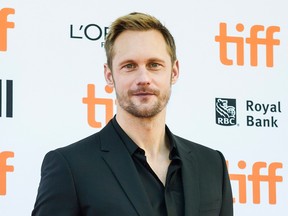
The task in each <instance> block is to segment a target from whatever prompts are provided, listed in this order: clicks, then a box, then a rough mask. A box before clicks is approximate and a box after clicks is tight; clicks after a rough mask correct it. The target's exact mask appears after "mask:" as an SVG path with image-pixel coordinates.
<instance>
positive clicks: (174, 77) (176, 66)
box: [171, 60, 179, 84]
mask: <svg viewBox="0 0 288 216" xmlns="http://www.w3.org/2000/svg"><path fill="white" fill-rule="evenodd" d="M178 78H179V62H178V60H176V61H175V62H174V64H173V65H172V74H171V83H172V84H175V83H176V82H177V80H178Z"/></svg>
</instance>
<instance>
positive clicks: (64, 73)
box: [0, 0, 288, 216]
mask: <svg viewBox="0 0 288 216" xmlns="http://www.w3.org/2000/svg"><path fill="white" fill-rule="evenodd" d="M285 4H286V3H285V1H282V0H281V1H280V0H276V1H263V0H262V1H260V0H259V1H258V0H256V1H250V0H241V1H240V0H239V1H226V0H217V1H212V0H211V1H208V0H203V1H181V0H180V1H177V2H169V1H164V0H160V1H155V0H153V1H152V0H148V1H147V0H145V1H144V0H138V1H129V0H121V1H112V0H106V1H94V0H85V1H68V0H63V1H56V0H50V1H39V0H27V1H17V0H9V1H8V0H0V215H1V216H15V215H30V213H31V210H32V208H33V205H34V201H35V197H36V194H37V188H38V184H39V180H40V166H41V163H42V160H43V157H44V155H45V153H47V152H48V151H49V150H52V149H55V148H58V147H61V146H65V145H68V144H70V143H73V142H75V141H77V140H79V139H82V138H84V137H86V136H88V135H90V134H92V133H95V132H96V131H99V130H100V129H101V128H102V127H103V126H104V125H105V124H106V123H107V121H108V120H109V119H110V118H111V117H112V116H113V115H114V114H115V110H116V109H115V103H114V100H115V95H114V92H113V91H111V90H110V89H108V88H107V87H106V85H105V82H104V77H103V64H104V63H105V53H104V49H103V45H104V39H105V35H106V34H107V32H108V31H109V25H110V23H111V22H112V21H113V20H114V19H115V18H117V17H118V16H121V15H125V14H127V13H130V12H133V11H141V12H146V13H150V14H152V15H154V16H156V17H157V18H159V19H160V20H161V21H162V22H163V23H164V24H165V25H166V26H167V27H168V28H169V29H170V30H171V32H172V34H173V35H174V37H175V40H176V43H177V53H178V58H179V61H180V80H179V81H178V83H177V84H176V85H174V86H173V92H172V98H171V100H170V103H169V105H168V119H167V124H168V126H169V127H170V128H171V129H172V131H173V132H174V133H175V134H178V135H180V136H183V137H185V138H187V139H190V140H192V141H194V142H198V143H200V144H203V145H206V146H208V147H211V148H214V149H218V150H220V151H222V152H223V153H224V155H225V156H226V159H227V165H228V168H229V173H230V178H231V183H232V189H233V197H234V207H235V215H236V216H244V215H245V216H254V215H259V214H261V215H262V216H271V215H275V216H276V215H277V216H283V215H287V212H288V178H287V174H288V157H287V153H288V147H287V142H288V97H287V96H288V13H287V10H286V6H285Z"/></svg>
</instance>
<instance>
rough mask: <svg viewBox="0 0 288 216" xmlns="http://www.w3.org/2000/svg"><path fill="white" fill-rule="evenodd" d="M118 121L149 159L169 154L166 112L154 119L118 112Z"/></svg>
mask: <svg viewBox="0 0 288 216" xmlns="http://www.w3.org/2000/svg"><path fill="white" fill-rule="evenodd" d="M116 120H117V122H118V124H119V125H120V126H121V128H122V129H123V130H124V131H125V133H126V134H127V135H128V136H129V137H130V138H131V139H132V140H133V141H134V142H135V143H136V144H137V145H138V146H139V147H140V148H142V149H143V150H144V151H145V153H146V156H147V157H149V158H150V159H153V158H156V157H159V155H163V154H167V150H168V149H169V143H168V139H167V138H166V135H165V110H163V112H162V113H159V114H158V115H157V116H154V117H153V118H138V117H135V116H133V115H131V114H129V113H127V112H120V113H119V112H118V113H117V115H116Z"/></svg>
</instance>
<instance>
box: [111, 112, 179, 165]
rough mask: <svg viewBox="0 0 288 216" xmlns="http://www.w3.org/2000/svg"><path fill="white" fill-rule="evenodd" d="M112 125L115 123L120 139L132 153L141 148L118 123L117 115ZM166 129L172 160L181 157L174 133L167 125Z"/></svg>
mask: <svg viewBox="0 0 288 216" xmlns="http://www.w3.org/2000/svg"><path fill="white" fill-rule="evenodd" d="M112 125H113V127H114V129H115V130H116V132H117V134H118V135H119V137H120V139H121V140H122V141H123V143H124V144H125V146H126V148H127V150H128V152H129V153H130V155H133V154H134V153H135V152H136V151H137V150H138V149H141V148H140V147H139V146H138V145H137V144H136V143H135V142H134V141H133V140H132V139H131V138H130V137H129V136H128V135H127V134H126V133H125V131H124V130H123V129H122V128H121V126H120V125H119V124H118V122H117V120H116V116H114V118H113V119H112ZM165 131H166V134H167V136H168V139H169V142H170V146H169V148H170V154H169V159H170V160H172V159H176V158H179V154H178V151H177V148H176V144H175V141H174V139H173V137H172V133H171V131H170V130H169V128H168V126H167V125H166V126H165ZM141 150H143V149H141ZM143 151H144V150H143Z"/></svg>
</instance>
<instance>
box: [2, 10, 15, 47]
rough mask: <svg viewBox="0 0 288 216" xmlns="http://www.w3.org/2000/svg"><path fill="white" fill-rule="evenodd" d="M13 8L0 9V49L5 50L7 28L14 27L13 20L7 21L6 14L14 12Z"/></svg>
mask: <svg viewBox="0 0 288 216" xmlns="http://www.w3.org/2000/svg"><path fill="white" fill-rule="evenodd" d="M14 13H15V10H14V9H13V8H2V9H1V10H0V51H7V30H8V28H14V26H15V25H14V22H9V21H8V20H7V19H8V15H10V14H14Z"/></svg>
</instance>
